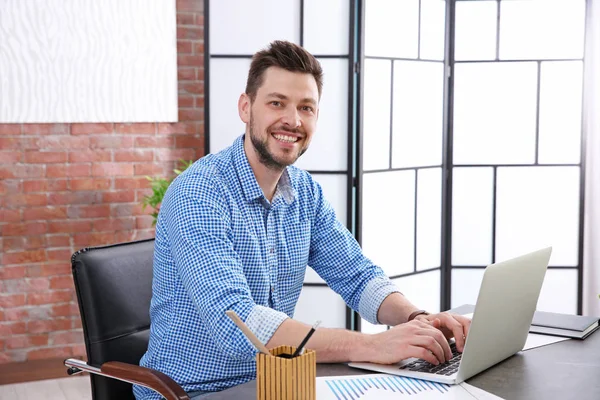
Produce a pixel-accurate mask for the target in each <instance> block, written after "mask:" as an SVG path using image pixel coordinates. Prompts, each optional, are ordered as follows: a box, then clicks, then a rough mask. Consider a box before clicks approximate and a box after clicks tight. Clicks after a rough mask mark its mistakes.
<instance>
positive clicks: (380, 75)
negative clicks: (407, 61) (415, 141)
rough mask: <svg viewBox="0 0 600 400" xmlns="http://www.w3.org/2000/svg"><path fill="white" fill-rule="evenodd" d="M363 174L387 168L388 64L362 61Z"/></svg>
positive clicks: (388, 152)
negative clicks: (363, 65) (363, 74)
mask: <svg viewBox="0 0 600 400" xmlns="http://www.w3.org/2000/svg"><path fill="white" fill-rule="evenodd" d="M364 73H365V77H364V114H363V170H365V171H366V170H373V169H384V168H388V167H389V166H390V156H389V154H390V107H391V92H392V89H391V82H392V61H388V60H369V59H367V60H365V68H364Z"/></svg>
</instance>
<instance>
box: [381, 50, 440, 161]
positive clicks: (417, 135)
mask: <svg viewBox="0 0 600 400" xmlns="http://www.w3.org/2000/svg"><path fill="white" fill-rule="evenodd" d="M393 101H394V105H393V128H392V167H393V168H403V167H417V166H427V165H440V164H441V163H442V130H443V123H442V120H443V116H444V108H443V103H444V64H443V63H437V62H429V61H394V100H393Z"/></svg>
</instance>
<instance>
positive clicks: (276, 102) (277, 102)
mask: <svg viewBox="0 0 600 400" xmlns="http://www.w3.org/2000/svg"><path fill="white" fill-rule="evenodd" d="M271 104H272V105H274V106H275V107H279V106H281V102H280V101H272V102H271Z"/></svg>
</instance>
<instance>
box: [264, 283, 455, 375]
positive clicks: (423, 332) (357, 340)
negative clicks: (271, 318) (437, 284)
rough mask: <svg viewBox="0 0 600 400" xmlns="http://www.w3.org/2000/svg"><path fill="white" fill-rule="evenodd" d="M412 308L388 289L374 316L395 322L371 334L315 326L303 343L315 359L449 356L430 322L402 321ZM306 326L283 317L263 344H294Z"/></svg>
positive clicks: (378, 360) (442, 358)
mask: <svg viewBox="0 0 600 400" xmlns="http://www.w3.org/2000/svg"><path fill="white" fill-rule="evenodd" d="M414 310H415V307H414V306H413V305H412V304H411V303H410V302H409V301H408V300H407V299H406V298H405V297H404V296H403V295H401V294H400V293H392V294H391V295H389V296H388V297H387V298H386V299H385V300H384V301H383V303H382V304H381V306H380V308H379V312H378V317H379V320H380V321H381V322H383V323H385V324H387V325H397V326H394V327H393V328H391V329H389V330H387V331H385V332H381V333H378V334H374V335H371V334H365V333H360V332H353V331H349V330H345V329H330V328H319V329H317V330H316V331H315V333H314V335H312V337H311V338H310V340H309V341H308V343H307V344H306V347H307V348H310V349H313V350H316V352H317V360H318V362H376V363H381V364H392V363H396V362H399V361H401V360H404V359H406V358H410V357H417V358H421V359H424V360H427V361H429V362H430V363H432V364H436V365H437V364H438V363H439V362H445V361H446V360H449V359H450V357H451V354H452V353H451V351H450V347H449V346H448V342H447V341H446V338H445V337H444V335H443V334H442V332H441V331H440V330H439V329H437V328H436V327H434V326H433V324H432V323H430V322H423V321H411V322H409V323H406V324H403V323H402V322H405V321H406V320H407V319H408V316H409V315H410V313H411V312H413V311H414ZM309 330H310V326H309V325H306V324H304V323H302V322H299V321H295V320H293V319H286V320H285V321H283V322H282V323H281V325H279V328H278V329H277V330H276V331H275V333H274V334H273V336H272V337H271V339H270V340H269V341H268V342H267V347H268V348H274V347H277V346H282V345H288V346H289V345H292V346H293V345H295V346H297V345H298V344H300V342H301V341H302V339H304V337H305V336H306V334H307V333H308V331H309Z"/></svg>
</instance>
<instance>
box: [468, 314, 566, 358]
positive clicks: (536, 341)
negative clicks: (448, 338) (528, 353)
mask: <svg viewBox="0 0 600 400" xmlns="http://www.w3.org/2000/svg"><path fill="white" fill-rule="evenodd" d="M464 316H465V317H467V318H473V313H470V314H465V315H464ZM564 340H569V338H566V337H560V336H550V335H540V334H539V333H530V334H529V335H527V341H526V342H525V347H523V351H525V350H530V349H535V348H536V347H542V346H546V345H549V344H552V343H558V342H562V341H564Z"/></svg>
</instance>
